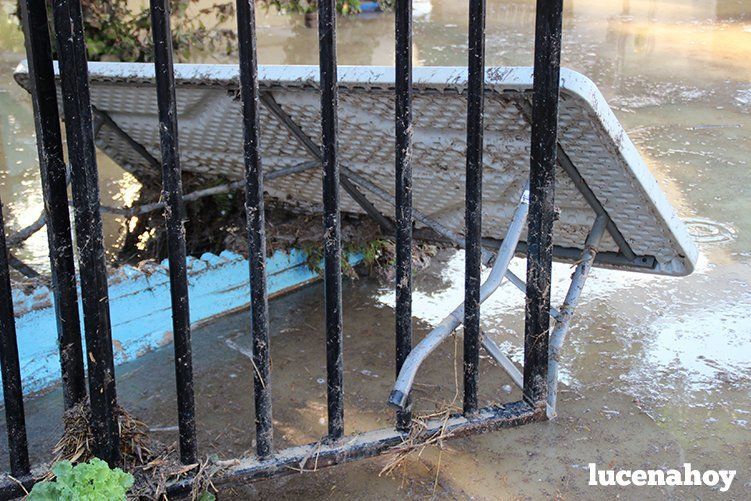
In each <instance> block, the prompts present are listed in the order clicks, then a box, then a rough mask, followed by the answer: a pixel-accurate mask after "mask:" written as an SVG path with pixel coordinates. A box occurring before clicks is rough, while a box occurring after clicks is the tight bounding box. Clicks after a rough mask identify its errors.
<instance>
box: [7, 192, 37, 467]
mask: <svg viewBox="0 0 751 501" xmlns="http://www.w3.org/2000/svg"><path fill="white" fill-rule="evenodd" d="M0 369H2V370H1V371H0V372H1V373H2V376H3V400H4V403H5V425H6V427H7V428H8V454H9V457H10V471H11V474H12V475H14V476H16V477H22V476H24V475H28V473H29V471H30V470H29V450H28V445H27V442H26V419H25V417H24V411H23V388H22V387H21V367H20V365H19V363H18V342H17V340H16V321H15V317H14V316H13V295H12V294H11V289H10V273H9V268H8V247H7V246H6V245H5V226H4V224H3V202H2V200H0Z"/></svg>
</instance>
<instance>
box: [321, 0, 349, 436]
mask: <svg viewBox="0 0 751 501" xmlns="http://www.w3.org/2000/svg"><path fill="white" fill-rule="evenodd" d="M318 41H319V55H320V71H321V140H322V143H323V144H322V148H321V150H322V151H321V153H322V155H323V229H324V235H323V250H324V289H325V298H326V372H327V398H328V417H329V438H330V439H332V440H336V439H338V438H340V437H341V436H342V435H343V434H344V389H343V387H342V385H343V376H342V372H343V361H342V349H343V346H342V345H343V342H342V270H341V259H342V250H341V247H342V243H341V227H340V221H339V163H338V161H337V137H336V135H337V126H338V119H337V106H338V93H337V88H336V85H337V77H336V0H321V1H320V2H319V3H318Z"/></svg>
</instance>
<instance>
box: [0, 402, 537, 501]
mask: <svg viewBox="0 0 751 501" xmlns="http://www.w3.org/2000/svg"><path fill="white" fill-rule="evenodd" d="M545 419H546V414H545V406H544V405H540V406H537V407H532V406H531V405H529V404H528V403H527V402H525V401H518V402H513V403H508V404H503V405H495V406H490V407H485V408H482V409H480V410H479V411H478V412H477V413H476V414H474V415H473V416H472V417H471V418H467V417H465V416H462V415H460V414H456V415H452V416H450V417H449V418H448V419H446V418H441V419H433V420H430V421H427V422H426V426H425V429H424V430H423V431H421V432H420V433H419V434H415V435H412V436H410V435H409V433H407V432H401V431H398V430H396V429H394V428H385V429H380V430H373V431H369V432H365V433H360V434H356V435H348V436H344V437H342V438H341V439H339V440H336V441H329V440H328V439H323V440H322V441H320V442H314V443H312V444H308V445H303V446H298V447H290V448H288V449H284V450H282V451H280V452H278V453H277V454H275V455H273V456H271V457H269V458H267V459H263V460H259V459H258V458H256V457H251V458H239V459H236V460H228V461H222V464H223V465H226V469H225V470H224V471H222V472H221V473H218V474H217V475H216V476H215V477H212V479H211V481H212V483H213V484H214V485H216V486H231V485H238V484H243V483H248V482H252V481H255V480H261V479H267V478H272V477H280V476H284V475H292V474H295V473H304V472H312V471H316V470H319V469H322V468H326V467H329V466H335V465H338V464H343V463H348V462H350V461H356V460H359V459H366V458H370V457H374V456H378V455H382V454H388V453H390V452H394V450H395V448H397V447H399V446H400V445H402V444H404V443H405V442H406V441H407V440H408V439H411V440H414V442H415V443H416V444H419V443H420V442H421V441H422V440H426V439H428V438H430V437H433V436H435V435H436V434H441V435H442V437H443V438H444V439H453V438H459V437H463V436H467V435H473V434H477V433H483V432H487V431H493V430H499V429H502V428H512V427H515V426H521V425H524V424H527V423H531V422H536V421H544V420H545ZM45 473H46V471H42V470H41V469H36V470H35V471H33V472H32V475H30V476H27V477H23V478H13V477H10V476H8V475H3V476H2V477H0V499H14V498H17V497H21V496H23V495H24V494H25V493H26V492H25V491H29V490H31V488H32V487H33V485H34V483H35V482H36V481H37V480H38V479H41V477H43V476H44V475H45ZM192 486H193V479H192V478H190V477H187V478H184V479H182V480H180V481H177V482H175V483H172V484H170V485H168V487H167V494H168V495H169V496H170V498H173V497H177V498H179V497H180V496H185V495H188V494H190V492H191V489H192Z"/></svg>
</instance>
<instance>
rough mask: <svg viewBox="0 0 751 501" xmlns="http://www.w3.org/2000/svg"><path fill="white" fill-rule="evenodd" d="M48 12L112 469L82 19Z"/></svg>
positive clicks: (94, 396) (93, 376)
mask: <svg viewBox="0 0 751 501" xmlns="http://www.w3.org/2000/svg"><path fill="white" fill-rule="evenodd" d="M52 10H53V16H54V24H55V33H56V37H57V45H58V55H59V64H60V80H61V86H62V90H63V111H64V112H65V130H66V132H67V134H66V138H67V143H68V156H69V160H70V164H71V185H72V189H73V205H74V214H75V220H76V243H77V245H78V255H79V257H78V259H79V270H80V275H81V298H82V303H83V316H84V330H85V333H86V349H87V352H88V353H87V357H86V358H87V359H88V373H89V397H90V400H91V421H90V426H91V429H92V434H93V444H92V445H93V447H92V449H93V451H94V454H95V455H96V456H97V457H99V458H100V459H103V460H105V461H107V462H108V463H109V464H110V465H116V464H118V463H119V462H120V437H119V431H118V424H117V416H116V410H115V409H116V406H117V394H116V390H115V367H114V360H113V354H112V330H111V325H110V311H109V295H108V291H107V269H106V265H105V257H104V237H103V235H102V217H101V214H100V212H99V184H98V181H99V176H98V173H97V165H96V150H95V148H94V134H93V129H92V114H91V96H90V93H89V72H88V64H87V62H86V42H85V38H84V31H83V16H82V13H81V3H80V0H53V2H52Z"/></svg>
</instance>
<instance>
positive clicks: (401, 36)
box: [395, 0, 412, 431]
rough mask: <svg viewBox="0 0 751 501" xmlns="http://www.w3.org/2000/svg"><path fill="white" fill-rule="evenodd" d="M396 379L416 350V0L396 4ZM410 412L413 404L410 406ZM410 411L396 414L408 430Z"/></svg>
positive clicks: (399, 425) (401, 426)
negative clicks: (413, 161) (413, 99)
mask: <svg viewBox="0 0 751 501" xmlns="http://www.w3.org/2000/svg"><path fill="white" fill-rule="evenodd" d="M395 14H396V16H395V17H396V21H395V34H396V35H395V36H396V77H395V78H396V82H395V83H396V107H395V110H396V123H395V125H396V129H395V130H396V157H395V158H396V165H395V172H396V376H397V377H399V371H400V370H401V369H402V365H404V361H405V360H406V359H407V356H408V355H409V352H410V351H412V0H397V2H396V13H395ZM407 409H409V404H408V405H407ZM411 421H412V413H411V412H410V411H409V410H398V411H396V428H397V429H398V430H402V431H406V430H408V429H409V427H410V424H411Z"/></svg>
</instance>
